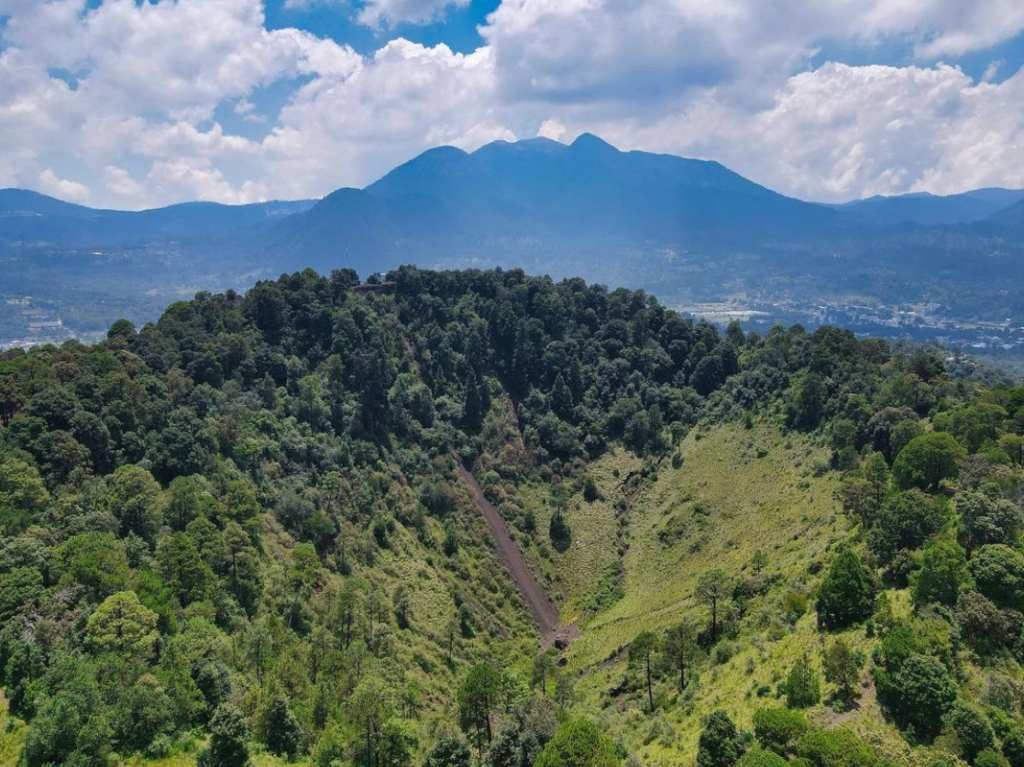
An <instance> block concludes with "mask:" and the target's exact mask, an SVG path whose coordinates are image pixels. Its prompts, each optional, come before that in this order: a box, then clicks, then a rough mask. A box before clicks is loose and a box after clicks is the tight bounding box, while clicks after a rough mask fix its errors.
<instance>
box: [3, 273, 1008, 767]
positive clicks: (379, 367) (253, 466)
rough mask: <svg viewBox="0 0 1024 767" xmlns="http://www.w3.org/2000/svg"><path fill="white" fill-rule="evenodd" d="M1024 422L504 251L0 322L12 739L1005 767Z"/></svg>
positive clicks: (856, 351)
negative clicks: (6, 342)
mask: <svg viewBox="0 0 1024 767" xmlns="http://www.w3.org/2000/svg"><path fill="white" fill-rule="evenodd" d="M1022 432H1024V389H1021V388H1017V389H1010V388H999V387H992V386H986V385H984V384H982V383H980V382H976V381H973V380H968V379H964V378H952V377H951V376H950V375H949V374H947V372H946V371H945V369H944V365H943V361H942V360H941V359H940V358H937V357H935V356H934V355H933V354H930V353H916V354H912V355H908V354H905V353H903V352H900V351H897V350H894V349H891V348H890V347H888V346H887V345H886V344H885V343H883V342H879V341H873V340H858V339H856V338H855V337H854V336H853V335H852V334H850V333H848V332H844V331H840V330H837V329H834V328H822V329H820V330H817V331H815V332H814V333H807V332H805V331H804V330H803V329H801V328H799V327H794V328H790V329H782V328H779V329H776V330H774V331H772V332H771V333H769V334H768V335H766V336H764V337H759V336H755V335H745V334H744V333H743V332H742V331H741V330H740V329H739V328H738V327H737V326H731V327H730V328H729V329H728V331H727V332H726V333H719V332H718V331H717V330H716V329H715V328H714V327H712V326H711V325H708V324H705V323H693V322H691V321H689V320H687V319H685V318H683V317H680V316H679V315H677V314H675V313H674V312H671V311H668V310H666V309H665V308H664V307H662V306H660V305H659V304H658V303H657V302H656V301H655V300H653V299H652V298H650V297H649V296H647V295H645V294H644V293H642V292H631V291H626V290H615V291H608V290H607V289H605V288H603V287H600V286H594V285H588V284H586V283H584V282H583V281H582V280H567V281H562V282H557V283H556V282H553V281H552V280H550V279H546V278H531V277H527V276H526V275H524V274H523V273H521V272H518V271H507V272H503V271H493V272H477V271H465V272H427V271H420V270H416V269H413V268H402V269H399V270H397V271H395V272H392V273H390V274H388V275H387V277H386V278H385V279H384V281H374V282H372V283H370V284H362V285H360V284H359V283H358V281H357V279H356V276H355V274H353V273H351V272H348V271H339V272H335V273H333V274H332V275H331V276H330V277H328V278H325V277H320V276H318V275H316V274H314V273H313V272H310V271H307V272H303V273H298V274H293V275H289V276H284V277H282V278H281V279H280V280H278V281H275V282H266V283H261V284H259V285H257V286H256V287H255V288H253V289H252V290H251V291H250V292H249V293H248V294H246V295H244V296H242V295H237V294H234V293H230V292H229V293H226V294H222V295H210V294H199V295H197V296H196V298H195V299H194V300H192V301H189V302H184V303H179V304H175V305H172V306H171V307H170V308H169V309H168V310H167V311H166V312H165V314H164V316H163V317H162V318H161V319H160V321H159V322H157V323H155V324H152V325H147V326H145V327H143V328H141V329H136V328H134V327H133V326H132V325H131V324H130V323H128V322H118V323H116V324H115V325H114V326H113V327H111V329H110V331H109V333H108V335H107V339H106V340H105V341H104V342H102V343H100V344H97V345H95V346H83V345H79V344H76V343H67V344H65V345H63V346H61V347H59V348H57V347H42V348H37V349H33V350H31V351H29V352H23V351H12V352H8V353H5V354H4V355H3V357H2V358H0V530H2V536H3V537H2V543H0V622H2V628H0V684H2V686H3V690H4V694H5V701H6V704H5V705H6V707H7V713H6V714H5V715H4V716H5V719H6V722H7V723H6V725H5V726H4V728H3V732H2V733H0V755H2V756H3V758H4V759H6V760H7V761H8V762H12V763H13V762H14V760H15V759H17V760H18V761H19V763H21V764H23V765H26V767H43V766H44V765H58V764H60V765H83V766H84V765H103V764H110V765H114V764H154V765H167V766H168V767H170V765H185V764H195V763H198V764H202V765H206V766H207V767H229V766H240V765H245V764H247V763H251V764H254V765H271V764H273V765H277V764H282V763H285V762H295V763H305V764H311V765H317V767H337V766H338V765H365V766H366V767H399V766H401V765H413V764H415V765H420V764H423V765H428V766H429V767H440V766H441V765H445V766H447V767H459V766H460V765H470V764H477V763H481V764H485V765H487V766H488V767H530V766H531V765H537V766H538V767H553V766H556V765H561V766H565V767H568V766H571V767H587V766H589V765H595V766H596V765H601V766H604V765H621V764H630V765H635V764H642V765H653V766H657V765H684V764H685V765H689V764H693V763H694V762H695V761H696V763H697V764H698V765H700V767H731V765H733V764H741V765H743V767H753V766H755V765H781V764H785V763H786V762H787V761H791V762H793V763H794V764H799V765H801V766H803V765H812V766H813V767H832V766H833V765H835V766H836V767H847V766H849V767H860V766H862V765H863V766H864V767H869V766H871V767H873V766H874V765H882V764H884V763H888V762H891V763H898V764H915V765H916V764H922V765H926V764H927V765H931V764H934V763H937V762H938V761H939V760H944V762H945V763H947V764H953V763H955V762H956V761H957V760H961V761H966V762H969V763H973V764H975V765H978V767H996V766H997V765H1003V764H1006V763H1009V764H1010V765H1013V767H1019V766H1024V720H1022V719H1021V703H1022V696H1024V677H1022V674H1021V669H1020V665H1019V663H1020V660H1021V659H1024V617H1022V613H1021V611H1022V610H1024V553H1022V550H1021V546H1020V533H1021V530H1022V525H1024V520H1022V518H1021V505H1020V501H1021V487H1022V485H1021V479H1022V476H1024V475H1022V468H1021V464H1022V462H1024V438H1022V436H1021V434H1022ZM458 464H461V465H462V466H464V467H465V468H466V469H468V470H469V471H471V472H472V475H473V476H474V477H475V478H476V480H477V481H479V483H480V485H481V486H482V488H483V490H484V493H485V494H486V497H487V499H488V500H489V502H491V503H493V504H494V506H495V507H496V508H497V509H498V511H499V512H500V513H501V515H502V517H503V518H504V520H505V522H506V524H507V525H508V527H509V529H510V532H511V533H512V535H513V537H514V538H515V540H516V541H517V543H518V545H519V547H520V548H521V550H522V552H523V554H524V556H525V558H526V560H527V562H528V563H529V564H530V566H531V567H532V569H533V571H534V573H535V574H536V576H537V578H538V580H539V582H540V583H541V584H543V585H544V587H545V588H546V589H547V590H548V593H549V594H550V595H551V597H552V598H553V599H555V601H556V603H558V604H559V605H560V607H561V610H562V622H563V623H564V624H567V625H569V624H571V628H572V631H568V632H566V634H565V636H567V637H572V636H575V639H574V640H573V641H572V643H571V644H569V645H568V646H567V647H566V646H565V644H564V643H563V642H561V641H559V643H558V644H557V645H556V646H555V647H553V648H550V649H546V648H542V647H541V645H540V642H539V635H538V632H537V627H536V626H535V625H534V623H533V621H532V618H531V615H530V612H529V611H528V610H527V609H526V606H525V605H524V604H523V602H522V600H521V598H520V595H519V592H518V591H517V589H516V586H515V584H514V583H513V581H512V579H511V578H510V575H509V573H508V572H507V571H506V569H505V568H504V567H503V561H502V560H501V559H500V558H499V556H498V553H497V552H496V550H495V549H494V547H493V546H492V545H491V542H490V539H489V535H488V528H487V526H486V525H485V524H484V521H483V519H482V517H481V516H480V513H479V509H478V508H477V503H475V502H474V499H473V497H472V496H471V495H470V494H469V493H468V492H467V491H466V484H465V482H463V481H460V478H459V473H458V472H457V471H456V467H457V466H458Z"/></svg>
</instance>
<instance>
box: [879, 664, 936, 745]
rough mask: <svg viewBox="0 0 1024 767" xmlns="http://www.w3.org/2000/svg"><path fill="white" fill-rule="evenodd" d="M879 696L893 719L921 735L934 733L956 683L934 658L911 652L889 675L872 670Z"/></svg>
mask: <svg viewBox="0 0 1024 767" xmlns="http://www.w3.org/2000/svg"><path fill="white" fill-rule="evenodd" d="M875 680H876V682H877V683H878V692H879V696H880V697H881V699H882V700H883V701H885V703H886V704H887V705H888V707H889V708H890V710H891V711H892V713H893V715H894V716H895V717H896V719H897V720H898V721H899V722H900V723H901V724H902V725H904V726H911V727H913V728H914V731H915V732H916V733H917V734H918V735H919V736H921V737H930V736H933V735H935V734H936V733H937V732H938V730H939V727H940V725H941V723H942V717H943V716H944V715H945V713H946V712H947V711H949V709H950V708H951V707H952V705H953V702H954V701H955V700H956V683H955V682H954V681H953V678H952V677H951V676H950V673H949V670H948V669H947V668H946V667H945V666H944V665H943V664H942V661H940V660H939V659H938V658H934V657H932V656H930V655H921V654H920V653H913V654H911V655H910V656H909V657H908V658H907V659H906V660H905V661H904V662H903V664H902V665H901V666H900V667H899V669H898V670H897V671H896V673H895V674H893V675H892V677H891V678H890V677H889V675H888V673H887V672H886V671H885V670H884V669H878V668H876V670H875Z"/></svg>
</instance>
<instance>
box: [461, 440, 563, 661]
mask: <svg viewBox="0 0 1024 767" xmlns="http://www.w3.org/2000/svg"><path fill="white" fill-rule="evenodd" d="M455 465H456V466H457V467H458V472H459V479H461V480H462V484H464V485H465V486H466V489H467V490H469V494H470V496H471V497H472V498H473V503H475V504H476V507H477V508H478V509H479V510H480V513H481V514H483V517H484V519H485V520H486V521H487V527H488V528H489V529H490V531H491V539H492V540H493V541H494V547H495V548H496V549H497V551H498V558H499V559H500V560H501V561H502V562H503V563H504V565H505V567H506V568H507V569H508V571H509V573H510V574H511V576H512V580H513V581H515V584H516V586H517V587H518V588H519V593H520V594H522V595H523V601H524V602H526V606H527V607H528V608H529V609H530V613H531V614H532V615H533V620H534V622H535V623H536V624H537V629H538V630H539V631H540V636H541V644H542V645H543V646H544V647H550V646H551V645H557V646H559V647H560V649H561V648H564V647H565V646H566V645H567V644H568V643H569V641H571V640H572V639H573V638H574V637H575V636H576V627H575V626H562V625H560V624H559V622H558V608H557V607H555V604H554V602H552V601H551V598H550V597H549V596H548V595H547V592H546V591H545V590H544V588H543V587H542V586H541V585H540V584H539V583H538V582H537V579H536V578H535V577H534V576H533V572H531V570H530V567H529V566H528V565H527V564H526V560H525V559H523V553H522V552H521V551H520V550H519V545H518V544H517V543H516V542H515V541H514V540H513V539H512V535H511V534H510V533H509V531H508V526H507V525H506V524H505V520H504V519H503V518H502V516H501V514H500V513H499V512H498V510H497V509H496V508H494V504H492V503H491V502H490V501H488V500H487V497H486V496H485V495H484V491H483V488H482V487H480V483H479V482H477V481H476V477H474V476H473V475H472V474H471V473H470V472H469V471H468V470H467V469H466V467H464V466H463V465H462V462H461V461H459V460H457V459H456V461H455Z"/></svg>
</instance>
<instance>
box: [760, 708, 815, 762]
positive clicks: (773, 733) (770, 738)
mask: <svg viewBox="0 0 1024 767" xmlns="http://www.w3.org/2000/svg"><path fill="white" fill-rule="evenodd" d="M807 727H808V725H807V717H805V716H804V715H803V713H802V712H800V711H794V710H792V709H789V708H761V709H758V710H757V711H755V712H754V735H755V736H756V737H757V740H758V742H760V744H761V745H762V746H764V747H765V748H767V749H771V750H772V751H775V752H777V753H779V754H785V753H787V752H788V751H790V750H791V749H792V747H793V746H794V745H795V744H796V742H797V741H798V740H799V739H800V738H801V737H802V736H803V735H804V733H806V732H807Z"/></svg>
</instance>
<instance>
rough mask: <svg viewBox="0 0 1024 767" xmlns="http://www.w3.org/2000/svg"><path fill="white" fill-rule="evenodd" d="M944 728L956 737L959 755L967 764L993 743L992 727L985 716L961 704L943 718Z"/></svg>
mask: <svg viewBox="0 0 1024 767" xmlns="http://www.w3.org/2000/svg"><path fill="white" fill-rule="evenodd" d="M945 724H946V728H947V729H948V730H949V731H950V732H951V733H953V734H954V735H956V739H957V742H958V743H959V744H960V753H961V754H962V755H963V757H964V759H966V760H967V761H968V762H973V761H974V758H975V757H976V756H977V755H978V754H979V753H981V752H982V751H984V750H985V749H987V748H991V747H992V744H993V743H995V735H994V734H993V732H992V726H991V725H990V724H989V723H988V720H987V719H986V718H985V716H984V715H983V714H982V713H981V712H980V711H978V710H977V709H975V708H972V707H970V706H968V705H966V704H964V703H962V702H960V703H957V704H956V705H954V706H953V708H951V709H950V711H949V713H948V714H946V717H945Z"/></svg>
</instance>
